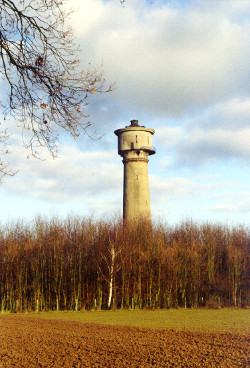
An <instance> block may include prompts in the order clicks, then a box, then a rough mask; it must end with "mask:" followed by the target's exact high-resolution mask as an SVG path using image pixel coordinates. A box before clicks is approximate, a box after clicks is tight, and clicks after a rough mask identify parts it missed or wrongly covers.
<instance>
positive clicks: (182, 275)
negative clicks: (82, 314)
mask: <svg viewBox="0 0 250 368" xmlns="http://www.w3.org/2000/svg"><path fill="white" fill-rule="evenodd" d="M249 245H250V234H249V230H248V229H246V228H244V227H241V226H238V227H234V228H232V227H226V226H222V225H212V224H202V225H198V224H194V223H192V221H186V222H182V223H180V224H178V225H175V226H173V227H170V226H168V225H165V224H162V223H160V222H159V223H156V224H154V225H152V226H151V225H150V224H147V223H143V224H137V225H133V226H132V225H130V226H124V225H123V224H122V222H121V221H110V222H104V221H93V220H91V219H85V218H84V219H83V218H78V217H74V218H72V217H69V218H67V219H66V220H60V219H58V218H53V219H50V220H43V219H39V218H37V219H36V220H35V221H34V222H32V223H30V224H24V223H22V222H17V223H14V224H10V225H8V226H2V227H1V228H0V254H1V257H0V305H1V310H2V311H17V310H18V311H24V310H36V311H41V310H80V309H101V308H102V309H104V308H132V309H133V308H173V307H174V308H176V307H199V306H210V307H215V306H216V307H219V306H244V305H247V303H248V300H249V299H248V298H249V291H248V289H247V287H248V285H247V276H248V275H247V272H248V269H249Z"/></svg>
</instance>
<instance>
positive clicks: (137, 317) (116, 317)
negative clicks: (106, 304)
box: [27, 308, 250, 335]
mask: <svg viewBox="0 0 250 368" xmlns="http://www.w3.org/2000/svg"><path fill="white" fill-rule="evenodd" d="M27 315H28V316H31V317H32V316H36V317H37V316H39V317H40V318H46V319H60V320H65V321H80V322H83V323H99V324H105V325H112V326H136V327H147V328H161V329H173V330H176V331H180V330H181V331H182V330H186V331H192V332H195V331H197V332H216V333H222V332H231V333H237V334H245V335H246V334H249V326H250V310H247V309H230V308H223V309H218V310H217V309H216V310H213V309H170V310H152V311H149V310H134V311H127V310H117V311H99V312H98V311H97V312H95V311H91V312H85V311H82V312H41V313H30V314H27Z"/></svg>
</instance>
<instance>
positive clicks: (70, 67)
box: [0, 0, 112, 173]
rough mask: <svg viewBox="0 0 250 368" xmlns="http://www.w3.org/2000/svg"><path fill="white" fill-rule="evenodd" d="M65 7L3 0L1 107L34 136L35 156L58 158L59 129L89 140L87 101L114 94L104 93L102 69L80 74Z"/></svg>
mask: <svg viewBox="0 0 250 368" xmlns="http://www.w3.org/2000/svg"><path fill="white" fill-rule="evenodd" d="M66 2H67V0H53V1H52V0H36V1H33V0H18V1H15V2H14V1H11V0H0V7H1V13H0V78H1V79H2V80H3V82H2V83H3V85H4V88H6V94H5V97H6V98H5V99H4V100H3V101H0V106H1V107H2V111H3V115H4V117H7V116H12V117H14V118H15V119H16V120H17V121H18V122H19V124H20V123H21V124H20V125H21V127H22V128H23V129H24V130H26V131H29V132H30V133H31V135H30V136H29V139H28V141H25V142H24V145H25V147H26V148H29V149H30V150H31V154H32V155H34V156H37V155H38V150H37V148H38V147H46V148H47V149H48V150H49V152H50V153H51V154H52V156H53V157H55V156H56V154H57V150H58V142H59V133H58V128H62V129H63V130H65V131H67V132H69V133H70V134H71V136H72V137H73V138H75V139H76V137H77V136H79V134H80V133H84V134H88V132H87V128H88V127H89V126H90V125H92V123H91V122H90V121H88V117H89V116H88V114H87V113H86V107H87V105H88V104H89V98H90V97H91V95H92V94H93V93H104V92H109V91H111V90H112V86H108V87H107V88H105V79H104V76H103V68H102V65H100V66H97V67H93V66H91V65H90V64H89V67H88V68H87V69H86V70H81V69H80V61H79V59H78V58H77V54H78V52H79V49H78V47H77V45H76V43H75V38H74V35H73V32H72V29H71V28H70V27H69V26H67V25H66V21H67V19H68V16H69V15H70V14H71V12H72V11H71V10H70V11H69V12H66V10H65V6H64V5H65V3H66ZM4 141H5V140H4ZM1 165H2V162H0V172H2V173H4V170H2V167H3V166H1Z"/></svg>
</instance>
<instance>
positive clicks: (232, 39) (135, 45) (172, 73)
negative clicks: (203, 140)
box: [73, 0, 249, 116]
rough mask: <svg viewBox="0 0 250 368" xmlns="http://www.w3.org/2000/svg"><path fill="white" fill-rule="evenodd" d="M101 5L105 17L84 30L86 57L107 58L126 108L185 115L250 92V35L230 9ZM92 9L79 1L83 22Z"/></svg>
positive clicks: (108, 70)
mask: <svg viewBox="0 0 250 368" xmlns="http://www.w3.org/2000/svg"><path fill="white" fill-rule="evenodd" d="M94 3H95V6H97V4H99V5H98V6H99V7H101V8H102V10H101V11H98V14H101V16H99V15H98V16H97V18H96V17H95V22H94V27H93V26H92V23H91V25H90V26H89V32H86V29H85V27H83V34H82V35H81V44H82V48H83V52H84V57H85V60H86V50H87V55H88V61H89V59H90V60H93V61H95V62H100V61H101V60H103V63H104V69H105V73H106V76H107V79H108V80H110V81H113V80H115V81H116V82H117V86H118V89H117V90H116V91H115V92H114V93H113V96H112V98H113V99H114V100H119V101H120V103H122V104H123V105H124V106H125V105H126V106H129V108H130V109H131V108H137V109H138V110H139V109H144V110H148V111H149V110H150V113H153V112H155V113H158V114H160V113H164V114H173V115H176V116H178V115H179V116H180V115H181V114H184V113H187V112H191V111H193V109H194V108H195V107H196V108H197V107H199V106H200V107H203V106H209V105H211V104H213V103H215V102H217V103H218V102H219V101H223V100H225V99H228V98H229V97H235V96H237V95H241V96H244V95H245V94H246V92H247V91H248V90H249V86H248V83H247V82H246V81H247V80H248V77H249V63H248V62H247V59H248V57H249V55H248V51H247V50H248V45H249V38H248V37H247V32H248V31H247V28H246V27H245V26H243V25H242V24H241V23H236V22H235V21H232V20H231V19H230V17H229V16H228V14H227V13H226V12H223V11H224V8H223V9H219V10H218V11H216V12H215V11H213V12H212V11H211V12H206V11H204V10H203V8H202V6H198V5H197V3H196V2H194V3H191V5H190V6H189V7H188V8H187V9H186V11H185V12H183V11H182V9H181V8H176V9H174V8H173V7H171V6H170V5H168V4H165V5H162V7H161V8H160V9H159V8H156V7H155V6H152V8H150V7H147V6H146V5H145V2H144V1H137V2H135V3H134V2H133V3H132V2H128V5H127V6H126V7H125V8H122V7H121V6H120V5H119V1H117V0H112V1H109V2H107V3H102V2H101V1H99V2H98V1H95V2H94ZM88 4H89V2H88V1H87V5H86V4H85V2H82V3H81V5H80V4H79V11H78V13H77V15H76V22H77V19H78V18H79V16H80V14H82V16H83V18H84V14H85V7H86V6H87V7H88ZM135 4H136V5H135ZM204 6H205V5H204ZM145 9H146V11H145ZM222 10H223V11H222ZM114 14H115V16H114ZM93 17H94V16H93ZM73 21H74V16H73ZM77 24H78V23H77ZM87 24H88V23H87Z"/></svg>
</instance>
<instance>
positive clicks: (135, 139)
mask: <svg viewBox="0 0 250 368" xmlns="http://www.w3.org/2000/svg"><path fill="white" fill-rule="evenodd" d="M135 143H137V135H136V136H135Z"/></svg>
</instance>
